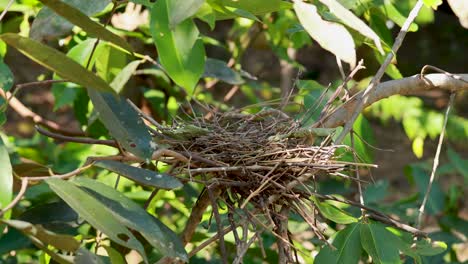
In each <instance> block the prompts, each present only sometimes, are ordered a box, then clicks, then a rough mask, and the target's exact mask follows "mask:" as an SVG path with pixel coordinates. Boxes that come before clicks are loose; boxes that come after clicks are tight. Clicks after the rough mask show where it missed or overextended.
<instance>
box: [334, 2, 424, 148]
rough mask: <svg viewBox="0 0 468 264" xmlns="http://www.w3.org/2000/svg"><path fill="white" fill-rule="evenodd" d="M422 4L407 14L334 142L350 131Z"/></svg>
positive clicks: (339, 141) (338, 142)
mask: <svg viewBox="0 0 468 264" xmlns="http://www.w3.org/2000/svg"><path fill="white" fill-rule="evenodd" d="M422 6H423V0H418V2H416V4H415V6H414V7H413V9H412V10H411V12H410V13H409V15H408V18H407V19H406V21H405V23H404V24H403V26H402V27H401V30H400V32H399V33H398V36H397V38H396V39H395V43H394V44H393V47H392V50H391V52H390V53H388V55H387V57H386V58H385V61H384V62H383V63H382V65H381V66H380V68H379V70H378V71H377V73H376V74H375V76H374V77H373V78H372V80H371V82H370V84H369V86H368V87H367V89H366V90H365V91H364V94H363V96H362V99H361V100H360V101H359V104H358V105H357V106H356V108H355V109H354V113H353V115H352V116H351V119H349V120H348V121H347V122H346V125H345V127H344V129H343V131H342V132H341V134H340V135H339V136H338V138H337V139H336V140H335V142H336V144H340V143H341V142H342V141H343V139H344V138H345V136H346V135H347V134H348V133H349V131H351V129H352V128H353V124H354V121H356V119H357V117H358V116H359V114H360V113H361V112H362V110H363V108H364V106H365V105H366V103H367V101H368V100H369V94H370V93H371V92H372V91H373V90H374V88H375V87H376V86H377V84H378V83H379V82H380V79H381V78H382V76H383V75H384V73H385V70H386V69H387V67H388V65H390V63H391V62H392V60H393V57H395V54H396V53H397V51H398V49H399V48H400V47H401V44H402V43H403V39H404V38H405V36H406V33H407V32H408V29H409V27H410V26H411V23H413V21H414V19H415V18H416V16H417V15H418V13H419V10H421V8H422Z"/></svg>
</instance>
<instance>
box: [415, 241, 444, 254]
mask: <svg viewBox="0 0 468 264" xmlns="http://www.w3.org/2000/svg"><path fill="white" fill-rule="evenodd" d="M413 250H414V251H415V252H416V253H417V254H419V255H421V256H435V255H439V254H441V253H443V252H445V251H446V250H447V244H445V243H444V242H441V241H431V240H430V239H421V240H418V241H417V242H416V245H415V247H414V248H413Z"/></svg>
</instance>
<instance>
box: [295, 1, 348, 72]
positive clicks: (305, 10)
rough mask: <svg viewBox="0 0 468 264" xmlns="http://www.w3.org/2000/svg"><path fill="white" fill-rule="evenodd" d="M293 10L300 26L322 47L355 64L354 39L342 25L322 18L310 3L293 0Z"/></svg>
mask: <svg viewBox="0 0 468 264" xmlns="http://www.w3.org/2000/svg"><path fill="white" fill-rule="evenodd" d="M294 10H295V11H296V14H297V17H298V18H299V21H300V22H301V24H302V26H303V27H304V28H305V30H306V31H307V32H308V33H309V35H310V36H311V37H312V38H313V39H314V40H315V41H317V42H318V44H320V46H322V48H324V49H326V50H328V51H330V52H331V53H333V54H335V56H337V57H338V58H339V59H340V60H342V61H344V62H347V63H349V64H350V66H351V68H354V66H355V65H356V50H355V47H354V41H353V37H352V36H351V34H349V32H348V30H346V28H345V27H344V26H342V25H340V24H337V23H333V22H329V21H326V20H323V19H322V18H321V17H320V15H319V14H318V13H317V8H316V7H315V6H314V5H312V4H306V3H303V2H299V1H295V2H294Z"/></svg>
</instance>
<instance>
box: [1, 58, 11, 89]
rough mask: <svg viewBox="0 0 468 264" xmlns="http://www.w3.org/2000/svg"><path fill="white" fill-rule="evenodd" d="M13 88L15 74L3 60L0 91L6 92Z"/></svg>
mask: <svg viewBox="0 0 468 264" xmlns="http://www.w3.org/2000/svg"><path fill="white" fill-rule="evenodd" d="M11 87H13V73H12V72H11V70H10V68H9V67H8V65H6V64H5V62H3V60H0V89H2V90H3V91H5V92H6V91H9V90H10V89H11Z"/></svg>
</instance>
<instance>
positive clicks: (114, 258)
mask: <svg viewBox="0 0 468 264" xmlns="http://www.w3.org/2000/svg"><path fill="white" fill-rule="evenodd" d="M102 247H103V248H104V249H105V250H106V252H107V255H108V256H109V258H110V263H112V264H127V262H126V261H125V258H124V257H123V256H122V255H121V254H120V253H119V252H118V251H117V250H116V249H114V248H112V247H110V246H106V245H102Z"/></svg>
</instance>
